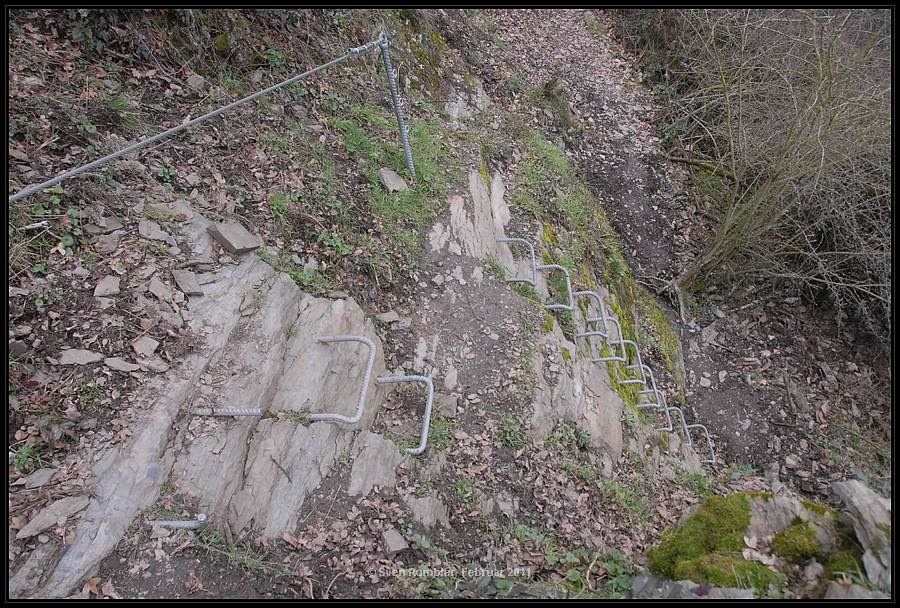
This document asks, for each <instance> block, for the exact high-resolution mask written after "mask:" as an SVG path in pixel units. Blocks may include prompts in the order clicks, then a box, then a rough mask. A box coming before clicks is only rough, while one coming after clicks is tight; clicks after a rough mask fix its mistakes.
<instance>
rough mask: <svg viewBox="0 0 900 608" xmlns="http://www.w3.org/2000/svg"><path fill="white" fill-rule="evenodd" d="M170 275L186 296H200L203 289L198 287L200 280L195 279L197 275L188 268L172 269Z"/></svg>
mask: <svg viewBox="0 0 900 608" xmlns="http://www.w3.org/2000/svg"><path fill="white" fill-rule="evenodd" d="M172 276H173V277H174V278H175V283H176V284H177V285H178V289H180V290H181V291H183V292H184V294H185V295H188V296H202V295H203V289H201V288H200V282H199V281H197V275H195V274H194V273H193V272H191V271H190V270H173V271H172Z"/></svg>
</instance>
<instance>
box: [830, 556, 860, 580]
mask: <svg viewBox="0 0 900 608" xmlns="http://www.w3.org/2000/svg"><path fill="white" fill-rule="evenodd" d="M861 557H862V552H860V551H859V550H858V549H857V550H855V551H854V550H853V549H842V550H841V551H835V553H834V554H833V555H832V556H831V558H830V559H829V560H828V565H827V566H826V567H825V580H829V581H830V580H835V579H839V578H841V575H842V574H846V575H847V576H852V575H853V574H854V573H856V572H859V571H860V570H861V568H860V561H859V560H860V558H861Z"/></svg>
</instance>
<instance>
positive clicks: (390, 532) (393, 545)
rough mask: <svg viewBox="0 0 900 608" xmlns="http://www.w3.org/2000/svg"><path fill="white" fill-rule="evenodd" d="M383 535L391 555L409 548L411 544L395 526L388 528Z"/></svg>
mask: <svg viewBox="0 0 900 608" xmlns="http://www.w3.org/2000/svg"><path fill="white" fill-rule="evenodd" d="M381 537H382V538H383V539H384V544H385V547H386V548H387V553H388V555H389V556H391V557H393V556H394V555H397V554H398V553H401V552H403V551H406V550H407V549H409V545H408V544H406V540H404V538H403V535H402V534H400V533H399V532H398V531H397V530H396V529H395V528H388V529H387V530H385V531H384V532H383V533H382V535H381Z"/></svg>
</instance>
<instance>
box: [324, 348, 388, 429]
mask: <svg viewBox="0 0 900 608" xmlns="http://www.w3.org/2000/svg"><path fill="white" fill-rule="evenodd" d="M317 341H318V342H320V343H322V344H330V343H332V342H359V343H360V344H365V345H366V348H367V349H368V351H369V356H368V361H367V362H366V372H365V374H363V380H362V386H361V387H360V389H359V397H358V398H357V400H356V412H355V413H354V414H353V416H351V417H347V416H342V415H340V414H328V413H324V412H316V413H313V414H310V416H309V419H310V420H312V421H313V422H320V421H321V422H343V423H345V424H356V423H357V422H359V421H360V420H361V419H362V415H363V409H364V408H365V405H366V392H367V391H368V390H369V379H370V378H371V376H372V366H373V365H374V364H375V345H374V344H372V341H371V340H369V339H368V338H366V337H365V336H323V337H321V338H318V339H317Z"/></svg>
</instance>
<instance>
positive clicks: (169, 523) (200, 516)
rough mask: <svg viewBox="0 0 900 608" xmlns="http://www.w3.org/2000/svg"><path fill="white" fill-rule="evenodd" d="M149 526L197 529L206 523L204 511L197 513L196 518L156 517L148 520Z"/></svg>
mask: <svg viewBox="0 0 900 608" xmlns="http://www.w3.org/2000/svg"><path fill="white" fill-rule="evenodd" d="M150 525H151V526H159V527H162V528H184V529H187V530H198V529H200V528H202V527H203V526H205V525H206V513H197V517H196V519H186V520H179V519H157V520H154V521H151V522H150Z"/></svg>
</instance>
